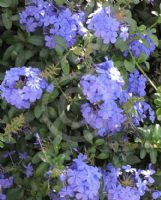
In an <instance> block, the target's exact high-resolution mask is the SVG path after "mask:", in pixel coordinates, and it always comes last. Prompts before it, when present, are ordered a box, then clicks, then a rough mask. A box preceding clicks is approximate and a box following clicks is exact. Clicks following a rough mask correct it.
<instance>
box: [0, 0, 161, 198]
mask: <svg viewBox="0 0 161 200" xmlns="http://www.w3.org/2000/svg"><path fill="white" fill-rule="evenodd" d="M33 2H34V4H33ZM35 2H36V3H35ZM42 2H43V3H42ZM44 2H45V3H44ZM35 4H37V8H38V9H40V10H41V11H42V12H40V13H37V12H29V13H27V17H26V18H25V20H26V21H25V22H24V21H23V23H22V22H20V13H22V12H23V11H24V10H25V9H26V8H27V7H29V6H33V7H34V5H35ZM48 4H50V6H46V5H48ZM41 5H43V6H42V7H41ZM105 7H106V9H105ZM37 8H36V9H37ZM109 8H110V9H109ZM32 9H33V8H32ZM34 9H35V7H34ZM46 9H49V10H46ZM47 11H48V12H47ZM49 11H50V12H49ZM36 14H37V15H36ZM32 15H34V17H35V18H34V20H35V21H36V22H35V21H34V23H37V24H36V26H38V27H37V28H35V29H33V30H32V32H29V29H27V28H26V27H27V25H28V23H29V22H30V23H31V24H29V25H33V26H34V24H33V21H32V20H33V18H32V17H33V16H32ZM39 15H41V16H39ZM21 17H22V16H21ZM30 17H31V18H30ZM54 17H55V18H54ZM27 20H29V21H27ZM30 20H31V21H30ZM45 20H46V21H45ZM52 20H53V21H54V20H55V21H54V22H53V21H52ZM107 21H108V23H106V22H107ZM39 22H41V23H40V24H39ZM49 22H50V23H51V24H50V23H49ZM53 23H55V26H53ZM56 23H57V24H58V25H57V26H56ZM61 23H62V24H61ZM40 25H41V26H40ZM52 31H53V32H52ZM51 32H52V33H51ZM160 32H161V5H160V1H159V0H154V1H152V0H151V1H150V0H142V1H139V0H135V1H131V0H128V1H125V0H113V1H108V0H99V1H94V0H89V1H85V0H77V1H66V0H55V1H52V0H46V1H43V0H33V1H30V0H26V1H24V0H0V69H1V71H0V83H3V84H4V85H7V84H8V87H10V86H11V85H10V81H12V80H15V81H16V79H17V77H16V75H15V74H14V73H13V74H12V75H11V76H10V79H8V82H7V84H6V81H5V82H3V80H5V75H6V73H7V72H8V71H9V70H11V69H15V68H21V67H23V66H26V67H32V68H31V69H33V68H38V69H39V70H40V71H41V73H40V74H39V78H40V79H41V80H43V79H45V81H46V82H45V83H46V84H47V82H48V84H49V85H51V84H52V85H54V89H53V90H52V91H51V92H50V93H48V92H46V91H44V92H43V93H42V94H41V95H40V98H36V99H35V101H34V102H30V103H31V106H30V108H28V109H20V108H19V109H18V108H16V107H14V106H13V105H10V103H7V102H6V100H5V99H4V98H3V93H2V85H0V92H1V93H0V112H1V115H0V150H1V152H0V160H1V164H0V168H1V171H0V184H1V185H0V199H1V198H2V197H1V195H2V194H3V195H4V196H5V195H6V198H7V199H8V200H22V199H27V200H43V199H44V200H45V199H53V200H57V199H60V200H61V199H83V196H80V194H81V195H83V194H84V199H85V198H86V199H87V200H88V199H89V200H90V199H92V200H94V198H96V199H98V198H99V199H100V200H105V199H107V196H108V194H106V195H104V192H103V191H104V189H105V186H104V185H105V182H106V180H105V178H106V177H104V174H108V176H110V175H109V171H108V172H107V171H106V170H107V168H106V166H107V164H109V163H112V164H113V166H114V167H113V171H112V172H111V173H114V169H118V168H119V167H122V166H126V165H132V166H133V167H134V168H135V169H136V171H137V169H142V170H143V171H144V169H145V170H146V168H147V167H148V165H149V163H153V168H154V169H155V171H156V172H155V173H154V175H153V174H151V175H152V176H153V178H154V180H155V183H156V184H154V183H150V186H148V187H149V188H150V190H149V192H147V193H145V195H143V196H142V197H141V198H142V199H145V200H149V199H152V197H151V196H152V192H156V191H157V190H161V179H160V172H161V168H160V161H161V156H160V152H161V142H160V141H161V124H160V121H161V72H160V69H161V68H160V63H161V59H160V56H161V39H160V35H161V34H160ZM56 33H59V34H56ZM66 33H67V34H66ZM47 36H50V38H48V37H47ZM45 38H46V39H45ZM47 39H48V40H47ZM49 39H50V40H49ZM53 41H54V45H52V44H53V43H49V42H53ZM47 42H48V43H47ZM49 44H50V45H52V48H48V47H51V46H50V45H49ZM105 60H106V61H107V60H108V62H109V63H108V64H107V65H106V66H105V65H103V64H102V63H104V62H105ZM98 66H99V67H98ZM21 69H22V68H21ZM107 72H108V73H107ZM25 73H27V71H25ZM118 74H119V75H118ZM26 77H27V75H26ZM85 77H86V81H84V82H83V81H82V80H83V79H85ZM118 77H119V78H118ZM20 78H22V80H21V82H23V84H22V85H21V87H24V86H25V84H26V82H25V81H24V79H23V78H24V77H20ZM40 79H39V80H40ZM145 79H146V81H145ZM36 80H38V78H37V77H36ZM135 80H137V81H135ZM19 81H20V80H18V81H17V82H16V84H18V82H19ZM82 82H83V83H82ZM109 83H110V85H109ZM83 84H84V85H83ZM91 85H92V86H91ZM5 87H6V86H5ZM13 88H14V87H13ZM41 88H42V89H44V88H45V87H44V86H41ZM14 89H15V88H14ZM16 89H17V91H18V92H19V89H20V88H16ZM11 91H12V86H11ZM37 91H38V92H39V90H37ZM10 94H12V95H13V93H10ZM21 95H22V96H23V95H24V94H21ZM28 95H29V97H30V98H32V97H33V96H34V95H36V94H35V92H34V90H33V91H32V93H31V94H28ZM38 95H39V94H38ZM8 97H10V95H9V96H8ZM16 97H17V98H18V96H16ZM23 98H24V96H23ZM16 100H18V99H16V98H15V101H16ZM103 102H105V103H106V104H105V103H103ZM82 105H86V107H85V111H84V112H86V113H85V114H84V113H82ZM87 105H90V106H87ZM103 106H104V107H103ZM116 107H117V109H116ZM89 108H90V109H91V110H90V111H89ZM99 108H100V110H99ZM106 109H107V111H106ZM116 111H117V112H116ZM153 111H154V112H155V116H156V118H155V116H154V112H153ZM96 112H97V113H96ZM119 112H120V113H121V114H120V113H119ZM118 113H119V114H120V115H121V120H122V122H121V121H119V120H120V118H119V116H120V115H119V114H118ZM84 116H85V117H84ZM100 116H101V117H100ZM109 116H110V117H109ZM154 118H155V119H154ZM89 121H90V122H91V121H92V125H91V123H89ZM107 122H108V126H109V127H110V128H111V127H112V128H113V130H114V131H113V132H112V134H111V132H110V131H109V130H111V129H109V127H105V126H107ZM118 122H120V123H118ZM152 122H153V123H152ZM118 126H119V127H118ZM101 128H102V130H101V131H102V133H104V132H105V134H100V133H99V132H98V130H100V129H101ZM82 154H84V155H86V162H84V161H82V160H81V159H80V157H81V156H80V155H82ZM78 155H79V156H78ZM77 157H78V158H77ZM74 163H75V164H74ZM81 167H82V168H81ZM132 169H133V168H132ZM88 170H89V171H88ZM90 170H91V171H90ZM127 170H128V169H127ZM148 170H152V168H148V169H147V171H148ZM85 171H86V173H85ZM136 171H135V172H136ZM93 172H94V174H96V175H97V176H98V177H95V176H94V175H93ZM105 172H107V173H105ZM144 172H145V171H144ZM144 172H143V173H144ZM148 172H149V171H148ZM152 172H154V170H153V171H152ZM70 173H71V174H70ZM74 173H76V174H77V177H79V176H81V178H80V179H79V180H78V183H77V182H72V181H71V179H70V178H69V177H70V176H74V175H73V174H74ZM63 175H64V176H66V177H67V176H68V178H66V179H62V176H63ZM10 177H11V180H12V177H13V184H10V185H9V186H8V187H6V188H5V187H4V186H3V187H2V182H3V183H4V182H5V183H7V181H9V180H10V179H9V178H10ZM113 177H114V176H113ZM130 178H131V176H130ZM146 178H147V176H146V175H145V180H147V179H146ZM94 180H96V182H95V185H94V186H95V188H97V191H93V192H91V193H90V194H87V193H88V192H89V191H88V190H86V191H85V192H80V194H79V195H78V192H79V190H81V189H82V188H83V187H84V185H85V184H86V185H87V186H89V188H90V190H92V187H91V184H92V185H93V184H94ZM109 180H110V179H108V181H109ZM130 180H131V179H130ZM148 180H149V179H148ZM70 181H71V182H70ZM79 181H80V182H79ZM99 181H100V182H99ZM104 181H105V182H104ZM119 181H120V180H119ZM126 181H127V179H126V180H122V182H123V183H127V182H126ZM119 183H121V181H120V182H119ZM144 183H145V181H144ZM65 184H67V185H70V192H71V193H70V194H72V195H71V196H70V195H69V191H66V190H65V189H66V185H65ZM83 184H84V185H83ZM130 184H131V183H130ZM131 185H133V183H132V184H131ZM131 185H130V186H131ZM145 185H146V184H144V186H145ZM74 186H75V187H76V186H79V187H78V188H73V187H74ZM81 186H82V188H81ZM124 186H125V185H122V186H121V188H123V187H124ZM1 187H2V189H1ZM107 187H109V185H108V186H107ZM137 187H138V186H137ZM119 189H120V188H119ZM126 189H127V188H126ZM144 189H145V188H144ZM98 190H99V197H98ZM60 191H61V194H63V195H64V194H65V192H66V194H68V197H69V198H68V197H67V196H66V198H63V197H62V198H60V195H59V194H60V193H59V192H60ZM122 191H123V190H122ZM117 192H118V191H117ZM117 192H116V193H117ZM125 192H126V191H125ZM106 193H107V191H106ZM114 193H115V192H114ZM85 194H87V196H85ZM120 194H121V193H120ZM129 194H130V193H129ZM159 194H160V193H154V194H153V198H154V199H155V195H156V196H157V195H158V197H159ZM74 195H77V196H74ZM90 195H91V196H90ZM92 195H93V196H92ZM131 195H132V193H131ZM4 196H3V197H4ZM87 197H88V198H87ZM4 198H5V197H4ZM119 198H120V197H119ZM130 198H132V197H130ZM138 200H139V199H138Z"/></svg>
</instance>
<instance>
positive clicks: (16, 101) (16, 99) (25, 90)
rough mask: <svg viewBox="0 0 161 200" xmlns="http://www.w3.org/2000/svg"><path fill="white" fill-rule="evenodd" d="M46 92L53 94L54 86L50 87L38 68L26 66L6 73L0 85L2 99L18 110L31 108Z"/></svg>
mask: <svg viewBox="0 0 161 200" xmlns="http://www.w3.org/2000/svg"><path fill="white" fill-rule="evenodd" d="M44 90H46V91H47V92H51V91H52V90H53V85H48V83H47V81H46V80H45V79H44V78H42V77H41V73H40V70H39V69H38V68H31V67H25V66H24V67H16V68H11V69H10V70H8V71H6V74H5V77H4V80H3V82H2V83H1V85H0V91H1V96H2V98H4V99H5V100H6V101H7V102H8V103H10V104H11V105H13V106H15V107H16V108H18V109H27V108H30V106H31V104H32V103H33V102H35V101H36V100H37V99H40V98H41V96H42V93H43V91H44Z"/></svg>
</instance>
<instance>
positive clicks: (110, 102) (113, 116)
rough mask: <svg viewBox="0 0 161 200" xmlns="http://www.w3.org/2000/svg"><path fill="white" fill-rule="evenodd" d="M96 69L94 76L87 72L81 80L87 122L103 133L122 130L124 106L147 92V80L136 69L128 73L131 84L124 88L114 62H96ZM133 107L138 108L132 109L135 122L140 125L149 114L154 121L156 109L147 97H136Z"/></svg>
mask: <svg viewBox="0 0 161 200" xmlns="http://www.w3.org/2000/svg"><path fill="white" fill-rule="evenodd" d="M96 72H97V73H96V74H95V75H90V74H87V75H84V76H83V77H82V79H81V81H80V86H81V88H82V90H83V94H84V95H85V96H86V97H87V100H88V102H87V103H85V104H83V105H82V107H81V111H82V115H83V117H84V119H85V121H86V123H88V124H89V125H90V126H91V127H92V128H94V129H97V130H98V134H99V135H100V136H104V135H106V134H109V135H112V134H114V133H116V132H118V131H120V130H121V129H122V128H123V125H124V123H125V122H126V121H127V116H126V115H125V112H124V109H123V105H126V104H127V103H128V102H129V101H131V100H133V98H135V99H136V98H140V97H144V96H145V95H146V92H145V86H146V80H145V78H144V76H143V75H140V73H139V72H138V71H137V70H134V71H133V72H132V73H131V74H130V75H129V78H128V87H127V88H126V89H125V90H123V86H124V84H125V83H124V80H123V78H122V76H121V74H120V72H119V71H118V70H117V68H115V67H114V64H113V62H112V61H110V60H108V59H107V58H106V61H105V62H103V63H101V64H98V65H96ZM124 107H125V106H124ZM131 107H132V108H131ZM131 107H130V108H129V109H133V110H134V111H135V112H130V113H131V114H130V115H131V118H132V121H133V123H135V125H137V126H138V125H139V124H140V122H142V121H143V120H144V119H145V118H147V116H148V114H149V119H150V120H151V121H152V122H153V121H154V119H155V117H154V112H153V110H152V109H151V107H150V106H149V104H147V103H146V102H145V101H144V100H139V102H137V101H136V100H134V102H133V103H132V105H131Z"/></svg>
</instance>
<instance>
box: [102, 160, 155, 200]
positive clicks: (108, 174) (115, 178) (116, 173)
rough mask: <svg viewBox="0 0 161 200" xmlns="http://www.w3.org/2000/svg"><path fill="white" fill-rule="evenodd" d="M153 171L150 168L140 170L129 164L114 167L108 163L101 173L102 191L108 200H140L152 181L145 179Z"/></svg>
mask: <svg viewBox="0 0 161 200" xmlns="http://www.w3.org/2000/svg"><path fill="white" fill-rule="evenodd" d="M154 173H155V171H154V170H152V169H151V168H149V169H148V170H140V169H136V168H132V167H131V166H130V165H127V166H122V168H114V167H113V165H112V164H108V166H107V170H106V171H105V172H104V173H103V183H104V188H103V191H104V192H103V193H104V194H105V196H107V197H108V199H109V200H129V199H132V200H140V199H141V197H142V196H143V195H144V194H145V193H146V192H147V191H149V186H150V185H151V183H152V182H151V181H150V182H149V181H147V179H149V178H150V177H151V175H152V174H154ZM153 183H154V182H153Z"/></svg>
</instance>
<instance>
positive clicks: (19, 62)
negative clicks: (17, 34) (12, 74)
mask: <svg viewBox="0 0 161 200" xmlns="http://www.w3.org/2000/svg"><path fill="white" fill-rule="evenodd" d="M25 61H26V59H25V53H24V51H23V50H22V51H21V52H20V53H19V54H18V56H17V58H16V61H15V66H17V67H19V66H23V65H24V64H25Z"/></svg>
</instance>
